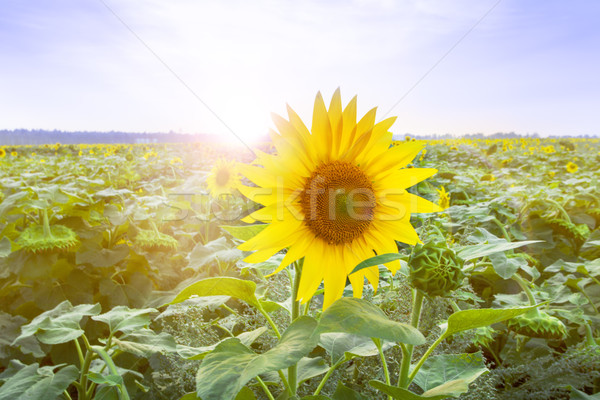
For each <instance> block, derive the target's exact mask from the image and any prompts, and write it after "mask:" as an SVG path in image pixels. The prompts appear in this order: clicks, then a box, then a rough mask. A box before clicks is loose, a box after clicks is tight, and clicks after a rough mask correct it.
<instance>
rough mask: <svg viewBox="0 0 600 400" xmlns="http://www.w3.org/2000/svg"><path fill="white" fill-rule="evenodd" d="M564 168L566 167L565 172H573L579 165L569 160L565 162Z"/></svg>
mask: <svg viewBox="0 0 600 400" xmlns="http://www.w3.org/2000/svg"><path fill="white" fill-rule="evenodd" d="M566 168H567V172H569V173H571V174H574V173H575V172H577V170H578V169H579V167H578V166H577V164H575V163H574V162H572V161H569V163H568V164H567V166H566Z"/></svg>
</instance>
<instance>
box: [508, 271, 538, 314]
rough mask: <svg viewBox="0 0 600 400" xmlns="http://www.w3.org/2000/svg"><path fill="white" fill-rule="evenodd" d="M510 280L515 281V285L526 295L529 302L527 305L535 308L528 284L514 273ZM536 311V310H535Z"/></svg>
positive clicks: (533, 297)
mask: <svg viewBox="0 0 600 400" xmlns="http://www.w3.org/2000/svg"><path fill="white" fill-rule="evenodd" d="M512 278H513V279H514V280H515V281H517V283H518V284H519V286H521V289H523V291H524V292H525V294H526V295H527V299H528V300H529V305H530V306H535V305H536V301H535V296H534V295H533V293H532V292H531V289H529V282H527V281H526V280H525V279H523V278H522V277H521V275H519V274H516V273H515V274H514V275H513V276H512ZM536 310H537V308H536Z"/></svg>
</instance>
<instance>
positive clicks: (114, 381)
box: [88, 371, 123, 386]
mask: <svg viewBox="0 0 600 400" xmlns="http://www.w3.org/2000/svg"><path fill="white" fill-rule="evenodd" d="M88 379H89V380H90V381H92V382H95V383H97V384H99V385H108V386H119V385H123V377H122V376H121V375H102V374H99V373H97V372H93V371H90V372H89V373H88Z"/></svg>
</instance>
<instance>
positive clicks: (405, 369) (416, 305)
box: [398, 289, 423, 389]
mask: <svg viewBox="0 0 600 400" xmlns="http://www.w3.org/2000/svg"><path fill="white" fill-rule="evenodd" d="M422 308H423V293H422V292H421V291H420V290H417V289H413V307H412V313H411V318H410V324H411V325H412V326H413V327H414V328H416V329H419V319H420V318H421V309H422ZM413 349H414V345H412V344H407V345H406V351H405V349H404V348H402V364H400V376H398V387H400V388H403V389H407V388H408V385H410V381H411V379H409V376H408V373H409V372H410V362H411V361H412V354H413Z"/></svg>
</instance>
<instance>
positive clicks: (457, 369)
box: [414, 352, 488, 396]
mask: <svg viewBox="0 0 600 400" xmlns="http://www.w3.org/2000/svg"><path fill="white" fill-rule="evenodd" d="M487 371H488V369H487V367H486V366H485V363H484V362H483V357H482V356H481V352H478V353H474V354H467V353H465V354H442V355H438V356H433V357H429V358H428V359H427V361H425V363H424V364H423V366H422V367H421V369H419V371H418V372H417V375H416V376H415V378H414V382H415V383H416V384H417V385H419V387H420V388H421V389H423V391H425V392H426V393H429V394H431V393H437V394H447V395H449V396H458V395H460V394H461V393H464V392H466V391H467V390H468V389H469V384H470V383H471V382H473V381H474V380H475V379H477V378H478V377H479V376H480V375H481V374H483V373H485V372H487ZM450 382H452V384H450ZM444 388H445V389H447V390H451V392H450V391H449V392H443V393H442V390H443V389H444ZM461 388H462V389H464V390H462V391H459V390H461ZM436 390H437V392H436Z"/></svg>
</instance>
